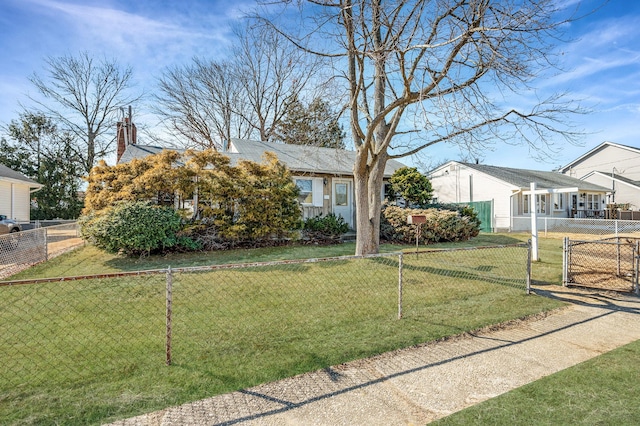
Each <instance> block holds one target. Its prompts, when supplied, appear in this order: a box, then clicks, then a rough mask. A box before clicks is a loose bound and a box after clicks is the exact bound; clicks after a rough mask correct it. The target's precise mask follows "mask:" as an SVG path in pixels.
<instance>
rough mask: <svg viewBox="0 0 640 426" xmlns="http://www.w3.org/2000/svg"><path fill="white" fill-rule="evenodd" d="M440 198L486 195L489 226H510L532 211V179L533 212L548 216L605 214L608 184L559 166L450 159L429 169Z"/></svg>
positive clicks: (448, 200) (456, 200)
mask: <svg viewBox="0 0 640 426" xmlns="http://www.w3.org/2000/svg"><path fill="white" fill-rule="evenodd" d="M428 177H429V179H430V180H431V185H432V186H433V190H434V192H433V197H434V200H437V202H440V203H469V202H477V201H486V202H490V203H491V204H492V212H491V217H492V222H493V223H492V228H493V229H494V230H509V229H513V223H514V219H517V218H527V217H530V216H531V213H530V198H529V197H531V191H530V189H531V183H532V182H535V183H536V187H537V190H536V193H535V194H534V196H535V201H536V214H538V215H539V216H542V217H544V216H547V217H604V207H603V202H604V200H605V198H606V195H607V192H608V189H607V188H605V187H603V186H600V185H596V184H593V183H590V182H587V181H584V180H580V179H577V178H574V177H570V176H567V175H563V174H561V173H558V172H545V171H538V170H523V169H512V168H507V167H497V166H488V165H484V164H470V163H462V162H457V161H450V162H448V163H446V164H443V165H441V166H440V167H438V168H436V169H434V170H432V171H431V172H430V173H428Z"/></svg>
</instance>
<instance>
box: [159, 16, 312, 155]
mask: <svg viewBox="0 0 640 426" xmlns="http://www.w3.org/2000/svg"><path fill="white" fill-rule="evenodd" d="M236 35H237V36H238V38H237V43H236V45H235V47H234V48H233V50H232V52H230V53H231V56H232V57H233V59H232V60H229V61H225V62H215V61H207V60H204V59H194V60H193V63H192V64H190V65H187V66H183V67H177V68H173V69H168V70H166V71H165V72H164V73H163V76H162V77H161V79H160V81H159V85H160V94H159V95H157V96H156V100H157V101H158V107H157V108H156V112H157V113H158V114H159V115H160V116H161V117H162V118H163V120H164V121H165V124H166V126H167V127H168V128H169V129H170V130H171V131H172V132H173V133H174V134H176V135H178V136H180V137H182V138H183V139H186V144H185V145H187V146H192V147H198V148H216V149H219V148H221V144H222V142H223V141H228V140H229V139H231V138H234V137H235V138H248V137H253V138H256V139H260V140H263V141H269V140H271V138H272V136H273V134H274V131H275V128H276V126H277V125H278V123H279V122H280V121H281V120H282V119H283V117H284V116H285V115H286V113H287V109H288V107H289V105H290V104H291V103H292V102H294V100H295V99H298V98H300V97H302V95H303V92H310V93H311V92H313V89H315V88H312V87H311V85H312V83H314V80H313V79H314V77H315V76H316V75H317V74H318V72H319V65H320V60H319V59H317V58H313V57H312V58H309V57H308V55H306V54H305V53H304V52H301V51H300V50H298V49H297V48H295V47H294V46H291V45H290V44H288V43H287V42H286V40H285V39H284V38H283V37H282V36H281V35H279V34H278V33H277V32H275V31H273V30H272V29H270V28H268V27H265V26H261V27H250V26H246V27H242V28H239V29H236Z"/></svg>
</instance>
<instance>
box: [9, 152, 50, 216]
mask: <svg viewBox="0 0 640 426" xmlns="http://www.w3.org/2000/svg"><path fill="white" fill-rule="evenodd" d="M43 186H44V185H42V184H39V183H38V182H36V181H34V180H32V179H29V178H28V177H26V176H25V175H23V174H22V173H19V172H16V171H15V170H12V169H10V168H9V167H7V166H5V165H3V164H0V214H1V215H5V216H7V217H8V218H11V219H15V220H17V221H19V222H29V220H30V218H31V217H30V213H31V193H32V192H35V191H37V190H39V189H40V188H42V187H43Z"/></svg>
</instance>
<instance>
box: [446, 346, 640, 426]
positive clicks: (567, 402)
mask: <svg viewBox="0 0 640 426" xmlns="http://www.w3.org/2000/svg"><path fill="white" fill-rule="evenodd" d="M638 377H640V341H635V342H633V343H630V344H628V345H626V346H623V347H621V348H618V349H616V350H613V351H611V352H608V353H606V354H604V355H601V356H599V357H597V358H593V359H591V360H589V361H585V362H583V363H581V364H578V365H576V366H574V367H571V368H568V369H566V370H563V371H560V372H558V373H556V374H553V375H551V376H547V377H545V378H542V379H540V380H537V381H535V382H533V383H530V384H528V385H525V386H522V387H520V388H518V389H515V390H513V391H511V392H508V393H505V394H503V395H500V396H498V397H496V398H492V399H490V400H487V401H485V402H483V403H481V404H478V405H476V406H473V407H470V408H467V409H465V410H462V411H460V412H458V413H455V414H452V415H450V416H448V417H445V418H444V419H441V420H440V421H437V422H435V423H434V424H437V425H469V424H474V425H478V424H490V425H531V424H536V425H568V424H571V425H637V424H640V411H638V406H640V392H638Z"/></svg>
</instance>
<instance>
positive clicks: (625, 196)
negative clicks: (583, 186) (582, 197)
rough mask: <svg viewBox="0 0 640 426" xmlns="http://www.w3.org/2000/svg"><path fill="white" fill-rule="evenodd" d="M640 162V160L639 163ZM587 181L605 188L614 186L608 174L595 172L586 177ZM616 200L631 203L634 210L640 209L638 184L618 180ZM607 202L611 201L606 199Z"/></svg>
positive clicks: (619, 202)
mask: <svg viewBox="0 0 640 426" xmlns="http://www.w3.org/2000/svg"><path fill="white" fill-rule="evenodd" d="M638 164H640V160H639V163H638ZM584 180H585V182H590V183H595V184H597V185H601V186H604V187H605V188H612V189H613V187H612V184H611V178H610V177H608V176H606V175H601V174H597V173H594V174H592V175H591V176H589V177H587V178H585V179H584ZM615 190H616V194H615V202H616V203H617V204H627V203H628V204H630V205H631V206H630V208H631V209H632V210H638V209H640V189H639V188H638V187H636V186H633V185H629V184H627V183H624V182H620V181H616V183H615ZM606 202H610V201H609V200H606Z"/></svg>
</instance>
